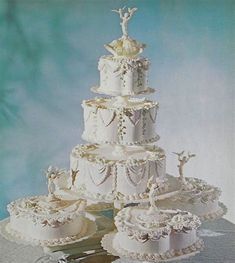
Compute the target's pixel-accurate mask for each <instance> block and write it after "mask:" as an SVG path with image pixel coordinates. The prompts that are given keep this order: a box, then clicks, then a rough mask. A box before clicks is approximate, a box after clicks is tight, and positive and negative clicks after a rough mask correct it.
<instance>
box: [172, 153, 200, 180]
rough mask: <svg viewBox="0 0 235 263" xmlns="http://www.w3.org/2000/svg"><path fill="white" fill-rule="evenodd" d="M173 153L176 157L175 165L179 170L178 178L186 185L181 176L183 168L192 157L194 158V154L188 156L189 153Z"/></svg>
mask: <svg viewBox="0 0 235 263" xmlns="http://www.w3.org/2000/svg"><path fill="white" fill-rule="evenodd" d="M173 153H174V154H176V155H177V156H178V161H179V164H178V165H177V167H178V168H179V178H180V180H181V181H182V182H183V183H186V181H185V179H184V174H183V167H184V165H185V164H186V163H187V162H188V161H189V160H190V159H191V158H192V157H195V156H196V154H190V152H188V155H184V151H182V152H181V153H176V152H173Z"/></svg>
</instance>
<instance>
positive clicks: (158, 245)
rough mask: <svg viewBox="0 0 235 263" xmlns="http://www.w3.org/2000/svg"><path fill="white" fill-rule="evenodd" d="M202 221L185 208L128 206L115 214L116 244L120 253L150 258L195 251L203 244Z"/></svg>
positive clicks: (130, 256)
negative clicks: (159, 208) (198, 231)
mask: <svg viewBox="0 0 235 263" xmlns="http://www.w3.org/2000/svg"><path fill="white" fill-rule="evenodd" d="M200 224H201V222H200V220H199V218H198V217H197V216H195V215H193V214H191V213H189V212H186V211H181V210H158V209H157V208H156V210H154V211H153V210H152V209H149V208H144V207H126V208H124V209H122V210H120V211H119V212H118V214H117V216H116V217H115V225H116V227H117V233H116V234H115V236H114V238H113V248H114V249H115V250H116V251H117V252H118V253H119V255H120V256H125V257H128V258H131V259H138V260H147V259H148V260H149V261H156V260H166V259H170V258H174V257H177V256H182V255H190V254H191V255H192V254H194V253H197V252H199V251H200V249H202V247H203V242H202V240H200V239H199V238H198V237H197V229H198V227H199V226H200Z"/></svg>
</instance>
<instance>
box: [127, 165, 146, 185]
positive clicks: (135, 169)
mask: <svg viewBox="0 0 235 263" xmlns="http://www.w3.org/2000/svg"><path fill="white" fill-rule="evenodd" d="M146 168H147V166H146V165H142V166H129V167H126V176H127V178H128V182H130V183H131V185H132V186H134V187H136V186H137V185H138V184H139V183H141V182H142V180H143V179H144V177H145V175H146ZM133 175H134V176H133ZM133 177H134V178H133Z"/></svg>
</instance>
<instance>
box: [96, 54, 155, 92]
mask: <svg viewBox="0 0 235 263" xmlns="http://www.w3.org/2000/svg"><path fill="white" fill-rule="evenodd" d="M149 64H150V63H149V61H148V60H147V59H146V58H143V57H135V58H129V57H115V56H113V55H107V56H102V57H101V58H100V60H99V65H98V69H99V71H100V86H99V87H96V88H93V91H95V92H97V93H101V94H106V95H111V96H131V95H138V94H145V93H149V92H152V91H153V90H152V89H150V88H149V87H148V76H147V74H148V69H149Z"/></svg>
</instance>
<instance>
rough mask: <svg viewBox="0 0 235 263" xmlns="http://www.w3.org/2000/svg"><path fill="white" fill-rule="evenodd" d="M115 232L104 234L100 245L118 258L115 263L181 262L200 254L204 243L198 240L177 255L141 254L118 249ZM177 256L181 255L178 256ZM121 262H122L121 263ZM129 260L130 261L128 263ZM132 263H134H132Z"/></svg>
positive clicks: (176, 253) (168, 253)
mask: <svg viewBox="0 0 235 263" xmlns="http://www.w3.org/2000/svg"><path fill="white" fill-rule="evenodd" d="M115 235H116V232H111V233H109V234H106V235H105V236H104V237H103V238H102V240H101V245H102V247H103V248H104V249H105V250H106V251H107V252H108V253H110V254H112V255H114V256H118V257H120V260H119V261H118V260H117V261H115V262H117V263H127V262H128V263H130V262H132V263H134V262H135V261H136V262H138V263H139V262H140V261H141V262H143V261H144V262H170V261H174V260H182V259H186V258H189V257H192V256H195V255H196V254H198V253H200V251H201V250H202V249H203V247H204V242H203V241H202V239H198V240H197V241H196V242H195V243H194V244H193V245H192V246H190V247H188V248H185V249H183V252H181V253H179V251H177V250H175V251H174V253H173V252H171V253H170V252H169V251H168V252H166V253H162V254H151V255H149V254H148V255H146V254H141V253H138V252H131V253H130V252H128V251H127V250H125V249H123V248H120V246H119V245H118V243H117V241H116V239H115ZM114 247H116V249H115V248H114ZM179 254H181V255H180V256H179ZM159 257H162V258H164V259H160V258H159ZM122 260H123V261H122ZM130 260H131V261H130ZM133 261H134V262H133Z"/></svg>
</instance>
